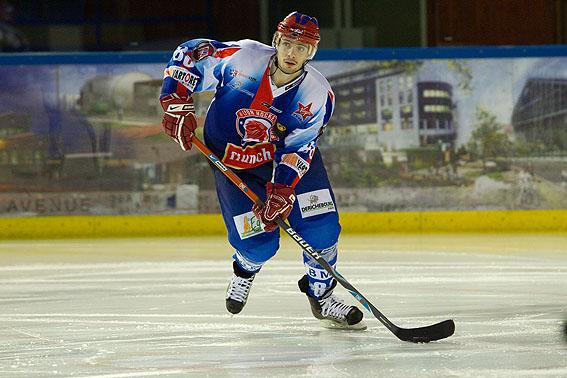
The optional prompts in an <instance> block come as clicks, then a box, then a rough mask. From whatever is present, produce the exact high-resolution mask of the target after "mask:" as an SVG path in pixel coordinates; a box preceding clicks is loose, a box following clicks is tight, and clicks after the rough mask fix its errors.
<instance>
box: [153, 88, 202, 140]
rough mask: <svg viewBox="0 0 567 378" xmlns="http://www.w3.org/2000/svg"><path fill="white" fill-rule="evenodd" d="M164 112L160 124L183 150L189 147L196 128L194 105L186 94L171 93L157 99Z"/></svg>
mask: <svg viewBox="0 0 567 378" xmlns="http://www.w3.org/2000/svg"><path fill="white" fill-rule="evenodd" d="M159 102H160V103H161V107H162V108H163V111H164V112H165V114H164V115H163V120H162V121H161V124H162V126H163V129H164V131H165V133H166V134H167V135H169V136H170V137H172V138H173V140H175V141H176V142H177V143H179V145H180V146H181V148H182V149H183V150H184V151H187V150H190V149H191V145H192V144H191V137H192V136H193V132H194V131H195V129H196V128H197V119H196V118H195V105H193V99H192V98H191V97H188V96H179V95H178V94H177V93H171V94H169V95H167V96H163V97H162V98H160V99H159Z"/></svg>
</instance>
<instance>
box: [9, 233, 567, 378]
mask: <svg viewBox="0 0 567 378" xmlns="http://www.w3.org/2000/svg"><path fill="white" fill-rule="evenodd" d="M282 241H283V244H282V250H281V251H280V253H279V254H278V255H277V256H276V257H275V258H274V259H273V260H271V261H270V262H269V263H268V264H267V265H266V266H265V267H264V269H263V271H262V272H261V274H259V275H258V276H257V278H256V280H255V282H254V286H253V288H252V292H251V294H250V298H249V302H248V304H247V306H246V308H245V309H244V311H243V312H242V313H241V314H239V315H236V316H229V314H228V313H227V311H226V309H225V305H224V295H225V290H226V286H227V284H228V280H229V278H230V275H231V265H230V255H231V251H230V248H229V247H228V244H227V243H226V241H225V239H224V238H222V237H218V238H216V237H211V238H183V239H176V238H169V239H116V240H65V241H12V242H1V243H0V283H1V285H0V321H1V323H0V324H1V326H0V345H1V348H0V377H52V376H63V377H67V376H74V377H150V376H152V377H153V376H160V377H186V376H194V377H203V376H205V377H207V376H209V377H319V376H320V377H371V376H372V377H404V378H408V377H567V343H565V342H563V340H562V336H561V331H560V329H561V323H562V320H563V319H565V318H567V235H552V234H541V235H388V236H345V237H343V238H342V239H341V242H340V250H341V252H340V255H339V265H338V266H337V270H338V271H339V272H341V273H342V274H343V275H344V276H345V277H346V278H347V280H349V282H351V283H352V284H353V285H354V286H356V287H357V288H358V289H359V290H360V291H361V292H362V293H363V294H364V295H365V296H366V297H367V298H368V299H369V300H370V301H371V302H372V303H373V304H374V305H375V306H376V307H377V308H378V309H380V310H381V311H382V312H383V313H384V314H385V315H386V316H387V317H388V318H389V319H390V320H391V321H393V322H394V323H395V324H397V325H399V326H401V327H417V326H423V325H428V324H431V323H435V322H438V321H442V320H445V319H449V318H452V319H454V321H455V324H456V331H455V334H454V335H453V336H452V337H450V338H448V339H445V340H442V341H438V342H432V343H429V344H411V343H405V342H402V341H399V340H398V339H397V338H396V337H395V336H393V335H392V334H391V333H390V332H389V331H388V330H387V329H386V328H385V327H384V326H383V325H382V324H381V323H380V322H379V321H378V320H376V319H375V318H373V316H372V315H371V314H370V313H368V312H366V311H365V319H366V323H367V325H368V329H367V330H366V331H362V332H360V331H358V332H345V331H338V330H327V329H323V328H321V327H320V325H319V323H318V321H316V320H315V319H314V318H313V317H312V315H311V313H310V310H309V305H308V302H307V299H306V298H305V296H304V295H303V294H302V293H300V292H299V290H298V289H297V283H296V282H297V280H298V279H299V278H300V277H301V275H302V274H303V266H302V263H301V257H300V253H299V251H298V250H297V248H296V246H295V244H292V243H291V242H289V241H287V240H285V238H284V239H283V240H282ZM337 293H338V294H339V296H341V297H342V298H344V299H346V300H347V301H349V302H352V303H354V299H352V298H351V297H350V295H349V294H348V293H347V292H346V291H345V290H344V289H342V288H340V289H337Z"/></svg>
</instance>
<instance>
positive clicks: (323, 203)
mask: <svg viewBox="0 0 567 378" xmlns="http://www.w3.org/2000/svg"><path fill="white" fill-rule="evenodd" d="M297 200H298V202H299V209H300V210H301V217H302V218H307V217H312V216H314V215H319V214H325V213H330V212H333V211H336V208H335V203H334V202H333V199H332V198H331V192H329V189H321V190H315V191H312V192H307V193H303V194H299V195H297Z"/></svg>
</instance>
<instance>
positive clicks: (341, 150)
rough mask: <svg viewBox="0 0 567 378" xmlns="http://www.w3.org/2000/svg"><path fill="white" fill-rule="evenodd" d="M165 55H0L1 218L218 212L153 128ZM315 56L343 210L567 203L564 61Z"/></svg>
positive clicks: (198, 159)
mask: <svg viewBox="0 0 567 378" xmlns="http://www.w3.org/2000/svg"><path fill="white" fill-rule="evenodd" d="M165 64H166V62H163V64H154V63H151V64H150V63H148V64H113V65H112V64H77V65H73V64H60V65H59V64H49V65H47V64H46V65H7V66H0V216H30V215H31V216H33V215H64V214H65V215H67V214H69V215H73V214H83V215H84V214H92V215H97V214H105V215H108V214H155V213H159V214H168V213H172V214H173V213H211V212H217V211H218V204H217V200H216V194H215V192H214V183H213V178H212V174H211V172H210V169H211V168H210V167H209V166H208V164H207V163H206V161H205V159H204V158H203V157H202V156H201V155H200V154H199V153H198V152H195V151H189V152H183V151H181V149H180V148H178V146H177V145H176V144H175V143H174V142H172V141H171V140H169V139H168V137H166V136H165V135H164V134H163V132H162V128H161V125H160V122H161V116H162V110H161V106H160V104H159V101H158V97H159V94H160V90H161V82H162V76H163V69H164V67H165ZM312 65H313V66H315V67H316V68H317V69H318V70H320V71H321V72H322V73H323V74H324V75H325V77H327V79H328V80H329V82H330V83H331V86H332V88H333V90H334V93H335V98H336V107H335V111H334V114H333V116H332V118H331V120H330V122H329V124H328V125H327V126H326V128H325V132H324V133H323V135H322V136H321V137H320V139H319V140H318V146H319V148H320V150H321V152H322V154H323V158H324V161H325V164H326V167H327V170H328V172H329V175H330V180H331V182H332V184H333V188H334V190H335V195H336V198H337V206H338V208H339V210H341V211H422V210H423V211H428V210H483V209H491V210H492V209H500V210H506V209H565V208H567V124H566V123H567V58H559V57H557V58H556V57H542V58H505V59H447V60H442V59H435V60H404V61H392V60H388V61H375V60H364V61H362V60H361V61H320V62H318V61H315V62H313V63H312ZM213 95H214V93H212V92H210V93H199V94H196V95H195V103H196V109H197V116H198V117H197V118H198V122H199V124H200V125H201V126H202V125H203V123H204V118H205V115H206V111H207V108H208V106H209V104H210V102H211V100H212V98H213ZM199 130H200V133H202V127H200V128H199ZM201 135H202V134H201Z"/></svg>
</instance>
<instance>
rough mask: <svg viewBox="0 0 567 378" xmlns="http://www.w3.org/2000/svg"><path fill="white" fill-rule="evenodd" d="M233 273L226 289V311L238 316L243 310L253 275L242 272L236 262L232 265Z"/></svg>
mask: <svg viewBox="0 0 567 378" xmlns="http://www.w3.org/2000/svg"><path fill="white" fill-rule="evenodd" d="M232 267H233V269H234V273H233V274H232V279H231V280H230V283H229V284H228V288H227V289H226V309H227V310H228V311H229V312H230V313H232V314H238V313H239V312H240V311H242V309H243V308H244V305H245V304H246V300H247V299H248V294H249V293H250V288H251V287H252V281H254V276H255V274H251V273H248V272H245V271H243V270H242V269H241V268H240V267H239V266H238V265H237V264H236V262H233V263H232Z"/></svg>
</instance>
